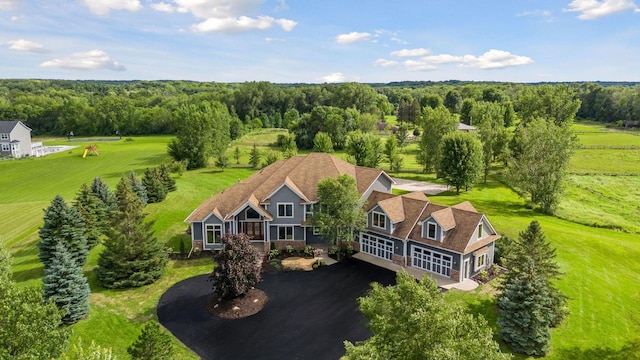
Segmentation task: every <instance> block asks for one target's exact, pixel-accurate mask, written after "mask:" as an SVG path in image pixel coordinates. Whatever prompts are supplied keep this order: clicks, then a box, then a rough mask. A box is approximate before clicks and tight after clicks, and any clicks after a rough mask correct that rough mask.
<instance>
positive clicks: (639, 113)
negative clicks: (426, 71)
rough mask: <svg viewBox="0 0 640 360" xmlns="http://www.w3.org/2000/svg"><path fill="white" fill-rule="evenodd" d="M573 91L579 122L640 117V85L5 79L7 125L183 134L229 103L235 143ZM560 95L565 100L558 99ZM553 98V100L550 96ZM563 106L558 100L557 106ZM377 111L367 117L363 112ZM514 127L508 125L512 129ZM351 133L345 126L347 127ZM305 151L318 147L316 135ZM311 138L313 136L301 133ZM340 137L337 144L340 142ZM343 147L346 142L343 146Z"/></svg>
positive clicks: (2, 109)
mask: <svg viewBox="0 0 640 360" xmlns="http://www.w3.org/2000/svg"><path fill="white" fill-rule="evenodd" d="M540 87H543V88H549V89H557V88H563V89H566V90H567V91H566V92H565V94H566V95H568V96H569V97H570V98H571V100H575V99H577V100H580V107H579V108H578V111H577V118H578V119H585V120H594V121H598V122H604V123H608V124H610V125H611V126H623V125H624V124H625V122H626V121H637V120H638V119H640V85H638V84H636V83H571V84H518V83H493V82H489V83H476V82H471V83H469V82H458V81H447V82H400V83H389V84H360V83H342V84H273V83H269V82H245V83H232V84H224V83H212V82H190V81H65V80H10V79H6V80H0V119H2V120H20V121H22V122H24V123H25V124H27V125H28V126H29V127H30V128H31V129H33V135H34V136H44V135H49V136H64V135H67V134H69V132H73V133H74V134H75V135H76V136H95V135H112V134H115V133H116V132H119V133H120V134H122V135H124V136H133V135H151V134H154V135H162V134H175V132H176V127H177V126H178V124H177V122H178V121H179V118H180V117H179V116H177V115H176V111H177V109H178V108H180V107H181V106H182V105H196V106H200V105H201V104H202V103H204V102H220V103H221V104H224V105H225V106H226V107H227V110H228V112H229V114H230V117H231V120H230V136H231V138H232V139H235V138H238V137H239V136H241V135H242V134H243V133H244V132H248V131H251V130H254V129H259V128H289V129H290V130H292V132H295V127H296V124H303V125H304V126H316V125H313V124H317V120H318V119H322V121H324V120H325V119H332V118H333V119H334V120H335V119H336V117H341V118H342V121H339V124H340V126H339V128H335V126H333V125H331V126H332V127H333V130H334V132H335V134H333V135H335V136H338V137H340V136H343V135H342V134H346V133H348V132H349V131H352V130H356V129H361V130H367V129H373V126H374V124H375V122H376V121H378V120H384V116H385V115H398V121H400V122H409V123H412V122H415V121H416V119H417V117H418V116H419V112H420V109H422V108H424V107H425V106H427V105H428V106H430V107H431V108H434V109H435V108H436V107H437V106H438V105H444V106H445V107H446V108H447V109H448V110H449V111H450V112H451V113H454V114H460V119H461V121H462V122H465V123H470V122H473V119H472V118H471V117H470V115H469V114H470V112H471V110H472V109H473V107H474V106H475V105H477V104H480V103H482V102H497V103H500V104H501V105H502V106H503V107H504V108H505V109H506V110H505V111H509V112H511V111H514V112H515V113H516V114H523V113H527V112H528V111H535V109H527V106H528V104H530V102H528V100H527V99H528V94H530V93H531V91H532V89H533V88H540ZM556 94H557V93H556ZM548 100H549V101H552V100H553V99H548ZM555 100H557V99H555ZM364 114H370V115H366V116H364V118H362V115H364ZM505 125H508V124H505ZM343 126H344V129H342V127H343ZM296 135H298V139H299V140H297V141H298V142H299V143H298V146H299V147H301V148H310V142H311V140H312V139H313V136H312V135H313V134H310V135H311V136H310V137H305V136H304V134H300V133H299V132H297V133H296ZM300 135H303V136H300ZM334 140H336V139H334ZM338 142H339V143H340V140H339V139H338Z"/></svg>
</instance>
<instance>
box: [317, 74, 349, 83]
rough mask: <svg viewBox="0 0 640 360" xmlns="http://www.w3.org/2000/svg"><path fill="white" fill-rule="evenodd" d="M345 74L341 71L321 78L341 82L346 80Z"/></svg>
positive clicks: (329, 81)
mask: <svg viewBox="0 0 640 360" xmlns="http://www.w3.org/2000/svg"><path fill="white" fill-rule="evenodd" d="M344 79H345V77H344V75H343V74H342V73H341V72H335V73H331V74H329V75H325V76H323V77H321V78H320V80H322V81H324V82H326V83H339V82H344Z"/></svg>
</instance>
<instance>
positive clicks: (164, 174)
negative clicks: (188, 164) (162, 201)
mask: <svg viewBox="0 0 640 360" xmlns="http://www.w3.org/2000/svg"><path fill="white" fill-rule="evenodd" d="M158 169H159V173H160V181H162V184H163V185H164V188H165V189H167V192H172V191H176V190H178V188H177V187H176V181H175V180H174V179H173V178H172V177H171V174H169V167H168V166H167V164H160V167H159V168H158Z"/></svg>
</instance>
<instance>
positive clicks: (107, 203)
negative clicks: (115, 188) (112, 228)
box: [91, 176, 116, 212]
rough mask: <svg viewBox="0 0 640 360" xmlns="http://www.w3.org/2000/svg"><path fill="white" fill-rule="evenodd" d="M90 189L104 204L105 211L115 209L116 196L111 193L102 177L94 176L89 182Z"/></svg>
mask: <svg viewBox="0 0 640 360" xmlns="http://www.w3.org/2000/svg"><path fill="white" fill-rule="evenodd" d="M91 191H92V192H93V193H94V194H96V196H98V198H99V199H100V200H101V201H102V203H103V204H104V207H105V209H106V211H107V212H110V211H111V210H113V209H115V207H116V197H115V196H114V195H113V192H111V190H110V189H109V185H107V183H105V182H104V181H103V180H102V178H100V177H97V176H96V177H95V178H93V183H92V184H91Z"/></svg>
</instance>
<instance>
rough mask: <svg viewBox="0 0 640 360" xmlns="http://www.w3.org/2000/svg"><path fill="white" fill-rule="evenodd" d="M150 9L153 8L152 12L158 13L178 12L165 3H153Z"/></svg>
mask: <svg viewBox="0 0 640 360" xmlns="http://www.w3.org/2000/svg"><path fill="white" fill-rule="evenodd" d="M151 8H153V10H156V11H160V12H166V13H172V12H176V11H177V10H178V8H176V7H175V6H173V5H171V4H167V3H165V2H161V3H153V4H151Z"/></svg>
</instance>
